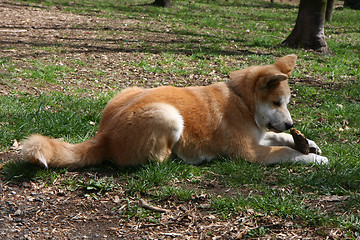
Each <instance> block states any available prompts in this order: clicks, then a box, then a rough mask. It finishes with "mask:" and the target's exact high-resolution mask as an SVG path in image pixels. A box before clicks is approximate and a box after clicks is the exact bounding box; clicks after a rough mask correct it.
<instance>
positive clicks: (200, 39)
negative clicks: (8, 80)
mask: <svg viewBox="0 0 360 240" xmlns="http://www.w3.org/2000/svg"><path fill="white" fill-rule="evenodd" d="M35 2H38V3H41V2H42V1H35ZM9 4H11V3H9ZM222 4H223V3H222ZM15 5H16V6H19V4H15ZM22 5H24V6H28V5H26V4H21V5H20V6H22ZM56 5H60V6H61V7H63V6H69V5H71V6H72V7H73V6H75V7H76V8H84V7H89V5H86V4H81V3H76V2H72V3H63V2H59V3H56ZM224 6H228V4H224ZM229 6H230V5H229ZM231 6H233V4H231ZM235 6H238V7H245V6H246V7H249V6H252V7H260V6H261V7H269V8H270V7H280V6H279V5H278V4H272V3H264V4H260V3H256V4H255V3H251V4H243V3H238V4H236V3H235ZM281 6H282V7H284V6H286V5H284V6H283V5H281ZM32 7H33V6H32ZM35 7H36V6H35ZM40 7H41V6H40ZM103 7H104V6H103ZM106 7H107V8H110V9H113V10H116V11H125V12H131V13H134V12H135V13H136V12H139V13H140V12H143V10H142V8H139V6H130V7H129V6H115V5H114V4H110V3H108V4H107V5H106ZM146 8H151V9H153V8H152V7H151V6H149V7H146ZM163 14H167V15H170V14H174V13H172V12H163ZM199 17H200V16H199ZM109 21H110V20H109ZM0 27H1V28H3V29H19V30H20V29H24V28H22V27H21V26H0ZM34 30H49V31H50V30H51V31H66V30H74V31H76V30H83V31H89V32H91V33H93V32H96V31H118V32H120V33H123V32H127V33H128V35H129V36H134V37H133V38H135V37H136V33H137V32H140V31H142V32H144V33H145V35H146V37H143V38H142V39H141V38H140V39H138V40H136V39H121V38H115V37H113V38H110V37H105V38H103V37H101V38H99V37H97V38H96V37H92V38H91V37H87V38H85V37H84V38H82V37H74V36H61V35H60V34H59V36H57V37H56V39H55V40H54V39H52V40H50V39H48V38H47V37H46V35H43V36H41V35H38V36H29V37H28V40H17V39H16V38H14V39H10V40H0V45H2V47H0V48H2V49H4V48H5V46H4V45H6V44H7V45H13V46H21V45H27V46H33V47H62V48H66V49H67V50H66V52H67V53H89V52H90V53H94V52H99V53H105V52H114V53H115V52H124V53H129V52H130V53H133V52H145V53H152V54H159V53H165V52H167V53H180V54H185V55H192V54H198V53H201V54H208V55H228V56H236V55H245V56H246V55H250V54H262V53H257V52H255V51H251V50H248V49H245V50H244V49H240V50H233V49H222V48H220V47H219V48H214V47H213V46H216V45H220V44H221V43H222V42H233V43H234V45H235V44H237V45H239V44H240V45H241V46H244V48H246V45H245V44H246V41H245V40H244V39H241V38H229V37H226V36H222V35H221V34H218V35H215V34H205V33H199V32H194V31H191V30H177V29H173V30H170V31H169V32H164V31H161V30H154V29H151V28H144V27H114V26H103V27H87V26H76V27H75V26H73V27H58V26H51V27H37V28H34ZM29 31H32V29H29ZM2 34H4V32H3V33H2ZM156 36H158V38H156ZM89 41H91V44H89ZM125 43H126V44H125ZM127 43H134V45H135V44H136V45H137V46H129V44H127ZM204 43H205V44H204ZM125 45H126V46H125ZM185 45H186V46H185ZM206 45H211V46H206ZM249 47H251V46H249ZM257 47H261V46H259V45H257ZM263 47H268V46H263ZM42 54H47V53H45V52H42V53H36V55H37V56H39V55H42ZM28 55H34V53H31V52H29V53H28V54H26V53H25V54H24V53H22V54H21V55H19V57H26V56H28Z"/></svg>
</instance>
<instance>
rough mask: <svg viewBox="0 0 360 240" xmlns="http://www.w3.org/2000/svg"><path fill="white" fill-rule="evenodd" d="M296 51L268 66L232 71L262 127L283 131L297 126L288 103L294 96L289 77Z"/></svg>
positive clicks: (232, 75) (234, 80) (240, 91)
mask: <svg viewBox="0 0 360 240" xmlns="http://www.w3.org/2000/svg"><path fill="white" fill-rule="evenodd" d="M295 63H296V55H288V56H285V57H282V58H280V59H278V60H277V61H276V62H275V63H274V64H272V65H267V66H252V67H249V68H246V69H243V70H239V71H235V72H232V73H231V74H230V77H231V79H232V81H231V82H234V85H235V86H236V87H235V91H236V92H237V93H238V95H239V96H241V97H242V98H243V99H244V101H245V104H246V105H247V106H248V107H249V109H250V110H251V111H252V112H253V114H254V118H255V121H256V124H257V125H258V127H259V128H268V129H270V130H274V131H276V132H282V131H285V130H288V129H290V128H291V127H292V126H293V121H292V119H291V116H290V113H289V111H288V109H287V104H288V103H289V100H290V88H289V85H288V81H287V80H288V77H289V76H290V74H291V71H292V70H293V69H294V67H295Z"/></svg>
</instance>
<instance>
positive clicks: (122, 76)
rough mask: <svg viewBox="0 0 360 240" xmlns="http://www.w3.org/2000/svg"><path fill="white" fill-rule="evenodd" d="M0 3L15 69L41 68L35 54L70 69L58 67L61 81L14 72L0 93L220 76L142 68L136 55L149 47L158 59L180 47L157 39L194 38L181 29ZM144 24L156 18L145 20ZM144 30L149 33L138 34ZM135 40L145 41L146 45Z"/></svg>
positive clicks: (2, 36) (1, 29)
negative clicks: (184, 35)
mask: <svg viewBox="0 0 360 240" xmlns="http://www.w3.org/2000/svg"><path fill="white" fill-rule="evenodd" d="M0 6H1V9H0V18H1V19H2V22H1V23H0V43H1V46H0V51H1V52H2V57H4V58H10V59H11V60H12V62H14V63H15V67H17V68H19V69H30V70H32V69H34V68H37V67H39V68H41V66H35V67H34V64H33V62H34V60H36V61H37V62H40V63H46V64H51V63H53V64H54V65H59V66H65V67H66V68H71V69H72V71H70V72H69V73H67V72H66V70H65V71H63V73H62V74H63V75H62V78H61V80H60V81H58V82H55V83H52V82H47V83H46V84H44V83H41V82H40V83H39V81H35V80H34V79H32V78H31V76H30V77H29V76H22V75H21V74H19V76H18V77H17V79H16V84H11V83H2V82H0V91H1V92H2V93H3V94H7V93H8V92H9V91H10V90H18V91H22V92H28V93H31V94H39V93H40V92H46V91H54V90H59V91H66V90H67V89H68V87H69V86H71V87H72V88H75V89H79V90H80V89H84V88H86V89H88V90H89V91H87V95H90V94H91V92H92V91H96V92H98V91H109V90H116V89H121V88H124V87H128V86H135V85H136V86H143V87H154V86H159V85H176V86H188V85H192V84H197V85H207V84H210V83H212V82H213V81H215V80H219V78H218V76H217V79H214V78H213V77H211V76H210V77H209V76H204V75H200V74H192V75H191V76H189V78H188V79H187V78H184V77H181V76H178V75H176V74H171V73H168V74H165V73H152V72H150V73H149V72H146V73H145V72H144V70H143V69H142V68H139V67H138V61H139V59H142V57H143V56H145V55H147V54H149V53H151V54H152V57H153V58H154V59H156V58H157V59H159V58H160V57H161V56H160V53H161V52H162V51H179V52H181V51H182V50H181V49H171V47H165V48H163V50H160V49H159V47H158V46H159V45H161V46H171V44H173V43H176V42H178V41H182V42H186V41H195V42H198V40H192V39H191V37H189V39H183V38H182V36H181V35H176V34H173V33H169V32H168V31H166V29H162V28H164V26H159V28H160V29H158V30H157V31H156V32H151V29H147V30H146V29H145V28H146V26H143V25H141V26H140V25H139V21H137V20H135V19H122V18H121V17H119V18H116V19H106V18H101V17H96V16H81V15H75V14H72V13H67V12H63V11H61V10H59V9H58V8H56V7H46V8H45V7H41V6H40V7H30V6H26V5H21V4H19V3H12V2H0ZM147 24H148V25H152V24H156V23H153V22H151V21H149V22H147ZM140 28H141V29H140ZM144 29H145V30H144ZM144 31H145V32H146V31H148V33H147V34H143V32H144ZM139 42H142V43H144V42H145V43H146V44H145V45H146V48H145V47H144V46H143V45H142V44H139ZM198 43H199V42H198ZM124 63H126V64H124ZM0 71H1V70H0ZM4 74H6V73H4ZM104 76H106V77H104ZM222 77H224V78H226V76H222Z"/></svg>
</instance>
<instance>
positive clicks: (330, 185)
mask: <svg viewBox="0 0 360 240" xmlns="http://www.w3.org/2000/svg"><path fill="white" fill-rule="evenodd" d="M147 2H148V1H135V0H134V1H130V0H129V1H128V2H127V4H124V3H122V2H121V1H110V0H104V1H83V0H75V1H71V2H69V1H63V0H55V1H52V0H47V1H37V0H31V1H26V3H27V4H29V3H30V4H34V5H38V4H40V3H41V4H44V5H46V6H54V5H56V6H58V7H59V8H62V9H63V10H64V11H69V12H72V13H75V14H83V15H93V14H95V15H96V16H100V17H105V18H108V19H132V20H136V21H137V27H136V31H134V32H133V33H132V34H134V36H135V37H134V36H133V37H134V38H136V39H138V40H137V41H136V42H132V41H131V40H132V39H130V38H125V36H122V37H123V39H122V41H119V43H118V47H119V48H120V49H122V48H123V49H126V50H129V52H130V53H131V54H132V56H133V58H129V59H126V60H122V59H120V58H119V59H118V60H117V64H118V65H119V66H121V67H122V68H124V69H127V68H129V69H134V68H135V69H137V70H139V71H141V74H142V75H141V77H144V76H145V77H146V76H153V75H155V74H161V75H162V76H164V78H165V81H167V80H168V79H171V78H177V79H178V80H179V81H180V82H181V81H183V82H185V83H186V85H191V84H193V82H192V78H191V77H190V76H193V75H198V76H202V77H203V78H207V79H210V80H213V81H216V80H223V79H224V77H223V76H225V75H227V74H228V73H229V72H230V71H232V70H235V69H239V68H243V67H246V66H249V65H253V64H267V63H272V62H273V61H274V60H275V59H276V58H277V57H279V56H282V55H285V54H290V53H295V54H297V55H298V63H297V68H296V69H295V71H294V72H293V75H292V76H293V77H292V79H295V80H297V79H302V80H306V81H303V82H299V83H296V84H292V85H291V87H292V89H293V93H294V94H296V96H294V97H293V98H292V100H293V101H295V102H294V103H292V104H291V105H290V106H289V108H290V111H291V113H292V115H293V118H294V120H295V122H296V127H297V128H298V129H299V130H301V131H302V132H304V133H305V135H306V136H308V137H309V138H311V139H313V140H315V141H316V142H317V143H319V145H320V147H321V148H322V150H323V154H324V155H325V156H327V157H328V158H329V159H330V164H329V165H328V166H309V165H306V166H304V165H296V164H284V165H276V166H263V165H259V164H249V163H247V162H244V161H242V160H237V161H228V160H226V159H220V160H218V161H214V162H212V163H210V164H206V165H202V166H192V165H187V164H184V163H182V162H181V161H179V160H174V161H168V162H166V163H163V164H158V163H150V164H147V165H144V166H141V167H135V168H120V167H115V166H110V167H109V166H107V167H106V166H105V167H99V168H91V169H85V170H84V171H87V172H89V173H90V174H91V175H92V176H90V177H88V178H85V179H82V178H79V177H75V178H72V177H66V176H65V174H66V172H67V170H66V169H56V170H43V169H40V168H38V167H35V166H32V165H29V164H27V163H22V162H20V163H19V162H14V163H7V164H5V165H4V168H3V169H2V170H1V179H2V180H1V181H4V182H5V181H6V182H7V181H20V182H21V181H29V180H32V181H39V182H45V183H47V184H53V183H54V181H55V179H58V178H61V179H62V181H61V183H57V184H59V185H60V186H61V187H65V188H68V189H71V190H73V191H76V190H78V189H82V190H84V191H85V194H88V195H89V196H90V197H94V198H99V197H101V195H102V194H103V193H104V192H107V191H112V189H117V188H118V187H119V186H121V187H122V188H123V189H124V191H126V193H127V194H128V196H129V197H131V198H135V199H137V198H141V197H147V198H150V199H152V200H153V201H160V202H161V201H165V200H168V199H171V200H173V201H178V202H187V201H200V200H199V199H198V196H199V195H201V194H205V195H206V196H207V198H208V201H209V202H210V204H211V207H210V211H211V212H213V213H216V214H217V216H218V217H219V218H225V219H227V218H232V217H233V216H235V215H237V214H239V213H240V212H246V211H247V210H248V209H253V210H254V211H255V212H256V214H260V215H270V216H275V217H280V218H283V219H289V220H292V221H293V222H294V223H295V224H297V225H300V226H304V227H305V226H322V227H325V228H328V229H332V228H338V229H342V230H345V231H348V234H349V236H350V237H355V236H357V234H359V232H360V219H359V215H358V214H357V209H359V207H360V194H359V186H360V163H359V159H360V150H359V134H360V118H359V112H360V107H359V106H360V104H359V100H360V99H359V96H360V85H359V79H360V71H359V66H360V62H359V61H360V60H359V46H360V39H359V37H358V32H359V29H360V21H359V19H360V12H359V11H353V10H349V9H344V10H341V11H340V10H335V12H334V17H333V21H332V22H331V23H327V24H326V27H325V34H326V35H327V36H328V39H327V42H328V45H329V46H330V49H331V50H332V51H333V53H334V54H333V55H319V54H317V53H314V52H312V51H306V50H302V49H289V48H281V47H275V46H276V45H278V44H279V43H281V41H282V40H284V39H285V38H286V36H287V35H288V34H289V33H290V30H291V28H292V27H293V26H294V22H295V19H296V14H297V8H296V7H295V6H288V5H282V4H270V3H265V2H261V1H245V0H243V1H225V0H224V1H221V0H217V1H205V0H204V1H191V2H189V1H181V0H177V1H173V5H174V7H173V8H169V9H162V8H155V7H149V6H137V4H141V3H147ZM74 27H78V28H81V26H74ZM89 31H92V32H95V31H97V32H96V34H97V37H98V38H99V39H109V38H111V37H113V35H114V34H119V31H117V30H116V29H111V28H110V29H108V28H104V26H101V25H100V26H99V29H95V30H89ZM163 32H167V33H168V34H169V35H171V36H173V37H174V39H175V40H174V41H171V42H168V43H166V44H164V43H162V42H161V41H159V42H151V41H147V37H146V36H151V35H152V34H161V33H163ZM129 36H131V34H129ZM144 36H145V37H144ZM33 50H34V51H41V52H47V53H48V54H50V55H51V54H52V53H60V52H66V46H62V45H49V46H47V47H46V49H44V47H37V46H33ZM101 54H105V55H106V54H107V53H106V52H105V53H104V52H102V53H101ZM96 62H97V60H96V59H92V58H91V59H90V58H89V59H76V58H73V59H67V58H65V57H62V56H59V57H57V58H49V59H22V60H16V59H12V58H11V57H6V58H3V57H1V58H0V66H1V69H0V83H1V84H2V85H4V86H9V87H11V88H13V87H18V86H19V85H20V84H21V83H22V80H24V79H25V80H26V83H27V84H29V85H30V86H33V87H36V88H40V89H46V88H47V86H54V85H57V86H61V87H63V88H64V89H65V90H66V92H64V93H61V92H58V91H55V90H54V91H52V90H51V89H50V90H48V91H44V93H41V94H37V95H29V93H26V92H22V91H21V90H17V88H14V90H11V91H10V92H9V93H7V94H1V93H0V109H1V111H0V131H1V135H0V151H7V150H8V149H9V148H10V146H11V144H12V142H13V140H14V139H17V140H21V139H23V138H24V137H26V136H28V135H30V134H32V133H41V134H44V135H47V136H51V137H55V138H64V139H65V140H66V141H68V142H71V143H77V142H81V141H84V140H86V139H88V138H90V137H91V136H93V135H94V134H95V132H96V130H97V125H98V123H99V121H100V118H101V112H102V109H103V108H104V107H105V105H106V102H108V101H109V100H110V99H111V97H113V96H114V94H115V93H116V92H117V91H118V90H119V88H121V86H123V85H121V84H120V80H119V81H118V82H116V81H115V82H114V84H113V86H111V88H112V91H110V92H107V93H104V92H102V91H95V90H94V91H92V90H91V94H89V96H87V93H88V92H89V90H87V89H81V88H79V87H78V86H73V85H68V84H66V83H63V82H62V79H70V78H74V76H76V75H78V74H79V72H80V73H81V71H79V69H83V68H84V69H87V75H84V78H82V75H81V74H80V77H79V78H78V80H77V81H80V82H81V83H84V82H89V81H91V82H92V83H91V84H92V85H91V86H93V87H94V88H96V87H97V86H98V85H99V86H100V85H101V84H102V83H103V82H104V81H106V80H107V78H112V74H113V72H111V71H110V72H109V71H107V70H106V68H103V67H102V66H98V65H96ZM128 74H129V75H131V74H134V75H136V74H137V73H128ZM19 79H20V80H19ZM139 84H141V83H139ZM162 84H164V85H165V83H164V82H162V81H157V82H153V86H157V85H162ZM173 84H174V85H176V84H175V83H173ZM195 84H199V83H197V82H195ZM75 85H76V84H75ZM93 122H94V123H95V126H94V124H92V123H93ZM107 170H109V172H110V174H109V175H110V176H109V175H106V176H105V175H104V176H103V175H101V174H99V175H96V172H100V173H101V172H106V171H107ZM213 179H216V181H217V182H219V183H221V184H222V185H224V186H225V187H226V188H229V189H231V191H230V192H231V194H230V193H229V194H226V193H221V194H219V193H215V192H212V191H211V189H209V188H206V187H204V183H206V182H210V181H212V180H213ZM333 195H337V196H349V198H348V199H347V200H346V201H344V202H343V205H341V206H339V207H337V208H336V211H334V212H332V211H325V210H324V209H322V208H320V207H317V206H315V205H314V206H312V205H311V202H312V201H318V200H319V199H321V198H322V197H324V196H333ZM194 199H195V200H194ZM339 212H340V213H341V214H340V216H339V214H337V213H339ZM122 214H123V215H124V216H125V217H128V218H133V217H134V218H138V219H146V220H147V221H150V222H151V221H155V222H156V221H157V219H158V218H160V214H154V213H151V212H149V211H148V210H144V209H142V208H139V207H136V206H135V207H134V206H130V205H128V206H127V207H126V211H123V212H122ZM256 214H255V215H254V218H256ZM266 231H267V230H266V229H265V228H263V227H261V226H259V227H258V228H256V229H253V230H252V231H251V232H249V233H248V235H247V236H248V237H259V236H263V235H264V234H265V233H266ZM209 235H211V233H209Z"/></svg>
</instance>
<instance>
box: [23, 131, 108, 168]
mask: <svg viewBox="0 0 360 240" xmlns="http://www.w3.org/2000/svg"><path fill="white" fill-rule="evenodd" d="M22 153H23V156H24V159H25V160H26V161H29V162H33V163H35V164H38V165H41V166H45V167H46V168H48V167H68V168H70V169H74V168H80V167H84V166H88V165H96V164H100V163H101V162H102V161H103V160H104V159H105V158H106V156H105V155H106V152H105V149H104V141H103V139H102V138H101V137H99V136H95V138H93V139H90V140H88V141H86V142H83V143H79V144H70V143H66V142H63V141H60V140H57V139H52V138H48V137H45V136H42V135H38V134H35V135H32V136H30V137H29V138H27V139H26V140H25V141H24V145H23V149H22Z"/></svg>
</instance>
